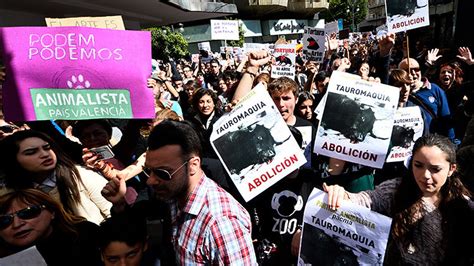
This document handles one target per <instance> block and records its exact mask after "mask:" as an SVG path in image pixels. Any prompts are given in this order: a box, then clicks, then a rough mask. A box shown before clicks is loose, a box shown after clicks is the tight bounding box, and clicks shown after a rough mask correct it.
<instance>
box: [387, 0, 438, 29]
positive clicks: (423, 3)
mask: <svg viewBox="0 0 474 266" xmlns="http://www.w3.org/2000/svg"><path fill="white" fill-rule="evenodd" d="M385 11H386V14H387V27H388V31H389V32H393V33H397V32H401V31H407V30H412V29H416V28H420V27H425V26H428V25H430V8H429V6H428V0H409V1H407V0H385Z"/></svg>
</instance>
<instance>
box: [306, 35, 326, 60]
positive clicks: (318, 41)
mask: <svg viewBox="0 0 474 266" xmlns="http://www.w3.org/2000/svg"><path fill="white" fill-rule="evenodd" d="M325 40H326V37H325V35H324V29H317V28H311V27H304V35H303V39H302V41H303V59H305V60H311V61H315V62H316V63H322V62H323V60H324V49H325V47H324V42H325Z"/></svg>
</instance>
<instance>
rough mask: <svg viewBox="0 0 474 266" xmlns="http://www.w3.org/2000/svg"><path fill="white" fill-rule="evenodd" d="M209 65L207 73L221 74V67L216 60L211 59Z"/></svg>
mask: <svg viewBox="0 0 474 266" xmlns="http://www.w3.org/2000/svg"><path fill="white" fill-rule="evenodd" d="M209 63H210V65H209V68H210V71H209V72H210V73H212V74H214V75H219V73H220V72H221V65H220V64H219V61H218V60H217V59H211V61H210V62H209Z"/></svg>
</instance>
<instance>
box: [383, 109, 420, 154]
mask: <svg viewBox="0 0 474 266" xmlns="http://www.w3.org/2000/svg"><path fill="white" fill-rule="evenodd" d="M423 129H424V123H423V117H422V116H421V111H420V107H418V106H411V107H405V108H399V109H397V112H396V113H395V121H394V123H393V131H392V137H391V138H390V144H391V145H392V148H391V149H390V151H389V153H388V156H387V163H390V162H403V161H405V160H406V159H408V158H409V157H410V156H411V152H412V149H413V145H414V144H415V141H416V140H417V139H418V138H419V137H421V136H422V135H423Z"/></svg>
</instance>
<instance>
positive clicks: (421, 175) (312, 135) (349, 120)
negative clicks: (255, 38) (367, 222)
mask: <svg viewBox="0 0 474 266" xmlns="http://www.w3.org/2000/svg"><path fill="white" fill-rule="evenodd" d="M111 32H113V31H112V30H111ZM305 33H306V32H305ZM307 33H308V34H309V35H306V34H305V35H303V36H302V38H301V39H299V40H293V41H286V40H282V39H280V40H278V41H277V42H276V43H272V44H258V46H257V45H256V44H254V46H252V44H246V45H245V46H244V47H246V49H240V50H239V49H227V47H224V49H222V50H221V51H205V50H201V52H200V54H199V55H197V54H196V55H193V56H192V57H191V56H189V57H185V58H154V59H152V60H151V62H150V61H148V63H147V65H144V66H142V67H143V68H144V69H149V72H148V73H147V77H146V80H145V79H143V80H141V81H142V84H141V85H142V87H143V91H145V90H146V93H143V94H140V95H138V96H137V95H132V96H131V97H132V101H133V99H134V98H133V97H135V101H137V99H138V105H142V106H141V107H140V108H143V109H145V108H148V109H150V110H149V111H148V112H149V113H152V114H154V117H153V118H151V117H148V118H146V119H145V118H143V117H135V118H134V117H128V118H120V117H119V116H115V117H105V118H104V117H101V118H100V119H97V118H96V117H94V116H90V117H88V116H87V113H84V114H82V115H81V117H80V118H79V116H76V118H75V119H63V118H64V117H66V115H65V114H66V113H62V114H61V115H57V116H56V118H54V117H51V118H46V119H30V117H28V118H27V119H24V120H21V119H18V118H19V117H22V116H21V114H18V115H14V116H11V115H10V116H9V114H12V113H15V114H16V113H22V112H23V113H25V114H26V113H27V112H26V111H20V110H19V107H18V106H14V105H16V104H13V103H11V102H8V101H7V100H6V99H12V97H13V96H12V95H15V92H12V91H11V90H13V89H14V88H15V89H17V88H18V87H20V86H17V85H15V83H18V82H19V81H21V79H22V78H23V77H19V76H17V75H28V73H26V72H21V71H18V72H17V71H15V70H14V69H12V68H13V67H17V65H13V64H8V63H7V58H5V55H6V54H7V53H3V52H2V53H3V55H4V57H3V58H2V59H3V63H4V66H2V68H1V69H0V80H1V82H2V93H3V99H4V100H5V101H3V100H2V110H3V112H1V113H0V119H1V120H0V151H1V153H0V157H1V159H0V257H1V258H2V259H4V258H5V259H6V258H9V257H14V256H15V255H19V254H30V253H23V252H26V251H31V247H34V248H35V249H36V251H34V252H37V253H39V255H40V256H41V257H42V259H44V261H45V262H46V264H47V265H297V264H298V263H307V264H309V265H360V264H370V265H448V264H451V265H472V264H473V263H474V252H473V251H474V250H473V249H472V247H471V246H470V245H469V243H470V241H471V240H472V239H473V237H474V227H473V226H472V224H473V223H474V204H473V201H472V199H473V197H474V194H473V193H474V176H473V175H474V171H473V167H472V165H473V162H474V160H473V158H474V120H473V119H472V115H473V113H474V94H473V93H474V87H473V85H472V80H473V79H474V58H473V56H472V53H471V49H470V48H469V47H449V48H443V49H440V48H438V47H428V46H427V45H423V43H422V41H419V43H417V44H416V47H414V48H415V49H412V50H410V48H409V45H408V44H407V40H408V38H407V37H406V35H405V34H403V33H388V32H383V33H381V34H377V33H376V32H362V33H351V34H350V35H349V36H347V38H340V36H339V34H337V33H330V34H323V42H324V43H320V45H319V46H320V47H319V48H317V49H322V51H323V52H322V53H312V52H311V51H312V49H313V48H314V47H313V48H312V47H311V46H312V45H314V43H311V42H309V44H308V43H306V41H305V38H308V37H307V36H310V34H311V33H313V32H311V30H308V32H307ZM3 36H4V37H5V36H6V35H5V34H4V35H3ZM313 40H314V39H313ZM89 41H90V40H89ZM317 49H314V50H317ZM117 51H118V50H117ZM117 51H115V52H114V51H112V52H111V53H112V54H113V57H112V58H111V59H110V60H115V59H116V58H118V57H122V56H123V57H124V58H125V57H126V53H125V52H123V51H122V53H118V52H117ZM237 51H239V52H237ZM308 51H309V52H308ZM8 52H10V51H8ZM42 56H44V55H42ZM101 56H103V54H102V55H101ZM114 58H115V59H114ZM149 59H151V58H149ZM102 61H104V60H102ZM105 61H106V60H105ZM150 63H151V65H150ZM92 66H93V65H91V68H92ZM111 67H112V66H111ZM132 68H133V67H130V71H131V72H133V70H132ZM65 71H69V70H65ZM88 71H89V72H90V73H92V72H94V71H95V70H94V69H90V70H88ZM88 71H84V70H83V72H82V73H84V76H86V75H87V74H88V73H89V72H88ZM97 71H100V70H97ZM68 77H69V78H71V76H68ZM13 79H15V81H14V82H12V81H11V80H13ZM118 79H120V80H126V79H127V77H119V78H118ZM68 82H70V84H71V85H72V86H70V87H69V88H74V89H76V91H80V90H84V91H87V89H89V88H91V89H92V88H94V87H93V86H90V84H88V82H89V81H87V80H84V77H83V76H79V75H73V76H72V78H71V79H70V80H68ZM79 83H81V86H82V87H77V86H76V85H75V84H79ZM12 84H13V85H15V86H12ZM74 86H76V87H74ZM63 87H64V86H59V87H58V88H63ZM105 87H107V86H105ZM117 87H118V86H116V88H117ZM40 88H48V87H47V85H45V87H40ZM97 88H98V89H100V87H97ZM107 88H108V87H107ZM112 88H113V87H112ZM121 88H123V87H121ZM7 89H8V90H10V91H9V92H7ZM252 92H253V93H255V95H257V96H254V97H253V96H252ZM260 93H264V94H260ZM7 94H8V98H7V97H6V96H7ZM33 94H34V92H31V95H33ZM28 95H29V93H28ZM51 95H52V94H51ZM258 95H265V97H267V95H268V97H270V98H269V99H271V101H270V102H268V101H265V100H264V97H263V96H261V97H260V96H258ZM31 97H33V96H31ZM48 97H49V96H48ZM51 97H53V96H51ZM57 97H58V99H59V98H60V97H61V96H57ZM117 97H118V98H117V99H118V101H120V99H121V98H120V97H119V96H117ZM147 97H148V98H147ZM19 98H21V97H19ZM25 99H26V98H25V97H22V98H21V99H19V100H18V101H19V102H21V101H25ZM35 99H36V100H37V101H39V100H38V99H39V98H35ZM44 99H46V100H45V101H53V100H54V99H53V98H44ZM58 99H55V100H57V101H60V100H58ZM78 99H79V98H78ZM111 99H112V98H111ZM366 99H368V100H366ZM89 100H90V99H89ZM101 100H102V101H105V98H101ZM63 101H65V100H64V99H63ZM97 101H99V100H98V99H97ZM251 101H253V102H251ZM135 104H136V102H135ZM7 108H8V110H7ZM133 108H138V107H135V106H133ZM80 109H81V108H78V109H77V112H79V111H80ZM140 110H141V109H140ZM261 110H265V111H261ZM272 110H274V111H275V113H276V114H277V115H276V116H272V112H271V111H272ZM73 112H74V111H72V112H71V114H72V113H73ZM126 112H128V111H126ZM130 112H131V111H130ZM134 112H135V111H134ZM4 113H5V116H4ZM111 113H112V112H111ZM38 114H39V112H38V111H37V112H36V116H38ZM124 114H125V113H124ZM9 117H14V118H13V119H9ZM24 117H25V118H26V117H27V115H25V116H24ZM263 119H267V120H265V121H266V122H265V123H263V122H259V121H263ZM242 121H246V123H243V122H242ZM283 122H284V123H283ZM278 123H281V124H282V125H283V127H279V126H278V125H279V124H278ZM275 128H278V129H276V130H275ZM231 129H232V130H231ZM287 132H288V133H287ZM290 140H291V141H292V142H291V145H293V146H292V147H296V148H295V151H293V150H291V151H289V150H288V149H287V148H284V147H287V146H284V145H290V144H288V143H290V142H289V141H290ZM288 147H289V146H288ZM293 153H294V154H295V155H294V156H293V155H292V154H293ZM296 154H301V156H300V157H298V156H299V155H298V156H297V155H296ZM281 158H284V159H281ZM278 160H280V161H278ZM302 160H305V162H303V161H302ZM277 161H278V162H277ZM272 163H273V164H272ZM270 164H272V166H271V167H270V166H269V168H268V169H269V170H264V171H263V172H262V171H260V170H261V169H260V167H261V165H270ZM258 171H260V172H258ZM257 172H258V174H256V175H255V176H251V175H252V173H257ZM272 178H273V180H275V179H277V178H278V181H276V182H274V181H272V182H273V183H270V181H269V180H272ZM244 188H245V189H246V191H244V190H245V189H244ZM314 188H317V189H319V190H322V191H324V192H326V193H323V195H325V196H327V200H326V202H325V204H327V205H324V204H322V205H321V206H326V207H327V208H326V209H328V210H330V211H331V213H332V214H334V213H337V210H338V209H339V208H340V207H342V206H343V205H344V204H346V203H347V202H351V203H354V204H355V205H359V206H363V207H364V208H369V209H370V210H371V211H373V212H377V213H379V214H382V215H384V216H388V217H389V218H390V219H391V222H388V227H387V239H386V240H385V244H386V248H385V247H384V248H383V249H382V250H383V252H384V253H382V254H378V256H379V261H370V262H365V263H363V262H362V260H361V259H359V260H358V259H357V256H358V254H359V255H360V254H361V253H366V254H369V255H370V254H371V252H372V250H370V247H371V246H377V245H378V244H379V243H378V242H377V244H372V245H371V244H370V243H371V242H370V237H367V238H362V237H361V233H359V241H362V240H361V239H363V242H364V243H365V244H366V245H367V247H365V246H364V245H363V244H360V243H359V245H358V246H357V247H358V248H359V249H357V248H355V249H354V248H352V249H351V248H347V247H345V248H342V247H341V246H339V244H335V243H336V242H335V241H334V240H332V237H331V235H326V234H322V233H318V232H319V231H318V232H316V231H311V230H309V228H310V225H309V223H308V219H310V217H311V216H312V215H316V214H314V213H309V214H307V213H305V207H306V205H307V203H308V202H309V201H310V199H311V198H312V197H311V195H312V191H313V189H314ZM355 205H354V206H355ZM350 206H353V205H350ZM321 209H324V208H323V207H321ZM332 214H331V215H332ZM314 217H315V216H313V218H314ZM346 218H347V217H346ZM314 219H315V218H314ZM348 219H349V218H348ZM349 220H350V219H349ZM349 220H347V221H349ZM351 221H352V220H351ZM349 222H350V221H349ZM318 223H319V222H318ZM320 224H321V225H323V227H326V228H328V227H327V225H328V224H327V223H322V222H321V223H320ZM324 224H326V226H324ZM377 226H378V225H377ZM332 228H333V229H329V231H331V230H333V231H331V232H332V233H334V235H336V231H335V230H336V229H334V228H335V227H334V225H333V227H332ZM374 228H375V226H374ZM339 232H340V231H339ZM334 235H333V236H334ZM375 237H377V236H375ZM311 238H312V239H311ZM335 238H340V236H336V237H335ZM351 239H352V240H354V239H355V238H351ZM352 240H351V241H352ZM349 242H350V241H349ZM318 243H319V244H318ZM313 244H314V246H312V247H311V246H310V245H313ZM305 245H306V246H305ZM318 245H324V248H321V249H319V246H318ZM362 246H364V247H362ZM384 254H385V255H384ZM369 255H367V257H368V256H369ZM19 256H29V255H19ZM360 256H361V257H360V258H365V257H364V256H365V255H360ZM380 258H383V259H380ZM0 260H1V259H0ZM0 264H1V265H3V264H2V263H0Z"/></svg>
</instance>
